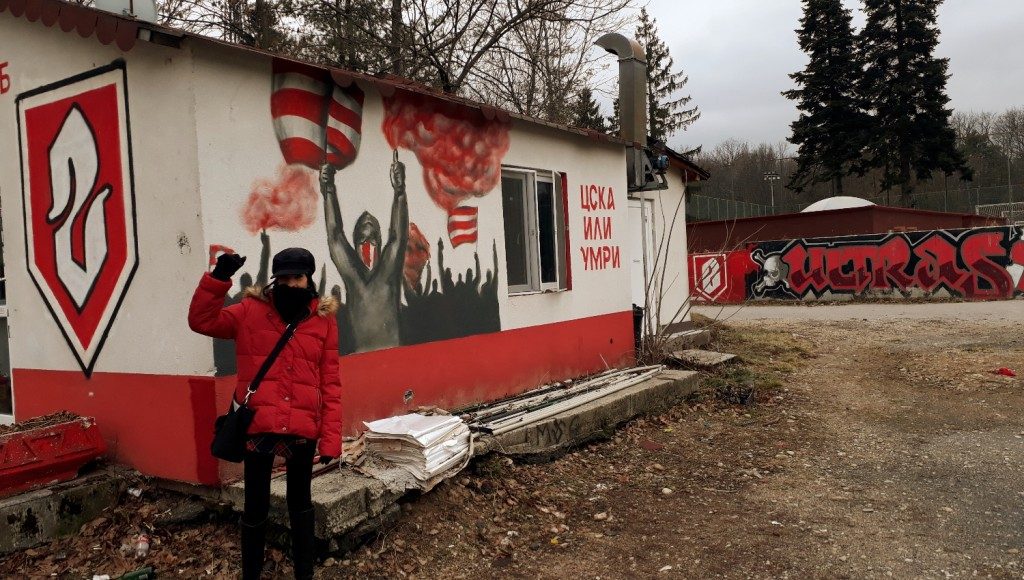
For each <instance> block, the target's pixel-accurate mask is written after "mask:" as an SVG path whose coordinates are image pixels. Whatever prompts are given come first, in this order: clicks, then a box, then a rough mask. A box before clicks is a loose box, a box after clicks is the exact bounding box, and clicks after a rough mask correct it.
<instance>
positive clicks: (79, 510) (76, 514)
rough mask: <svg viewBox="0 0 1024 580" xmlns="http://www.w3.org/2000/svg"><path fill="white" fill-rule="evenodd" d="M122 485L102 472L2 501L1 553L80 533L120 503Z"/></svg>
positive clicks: (0, 516)
mask: <svg viewBox="0 0 1024 580" xmlns="http://www.w3.org/2000/svg"><path fill="white" fill-rule="evenodd" d="M123 485H124V481H123V480H122V479H121V478H119V477H114V476H112V475H111V474H109V473H107V472H105V471H102V470H101V471H99V472H96V473H92V474H89V475H85V476H82V477H79V478H77V479H74V480H72V481H69V482H66V483H60V484H57V485H52V486H50V487H48V488H45V489H39V490H36V491H30V492H26V493H23V494H20V495H16V496H12V497H8V498H4V499H2V500H0V554H5V553H7V552H12V551H14V550H21V549H24V548H31V547H33V546H37V545H39V544H43V543H45V542H49V541H50V540H52V539H54V538H60V537H63V536H69V535H72V534H76V533H78V531H79V530H80V529H81V528H82V525H83V524H85V523H87V522H89V521H92V520H93V519H95V518H97V517H99V515H100V513H101V512H103V510H104V509H106V508H108V507H110V506H112V505H114V504H116V503H117V499H118V497H119V496H120V494H121V491H122V487H123Z"/></svg>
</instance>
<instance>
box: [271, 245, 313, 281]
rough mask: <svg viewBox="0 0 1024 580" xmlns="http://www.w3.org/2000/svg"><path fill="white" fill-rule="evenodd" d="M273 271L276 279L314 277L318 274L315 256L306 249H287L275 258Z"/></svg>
mask: <svg viewBox="0 0 1024 580" xmlns="http://www.w3.org/2000/svg"><path fill="white" fill-rule="evenodd" d="M271 271H272V272H273V275H274V277H277V276H299V275H301V274H305V275H307V276H312V275H313V272H316V261H315V260H314V259H313V254H311V253H310V252H309V250H307V249H305V248H286V249H284V250H281V251H280V252H278V253H277V254H276V255H275V256H274V263H273V265H272V266H271Z"/></svg>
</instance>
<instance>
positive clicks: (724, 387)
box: [704, 364, 783, 405]
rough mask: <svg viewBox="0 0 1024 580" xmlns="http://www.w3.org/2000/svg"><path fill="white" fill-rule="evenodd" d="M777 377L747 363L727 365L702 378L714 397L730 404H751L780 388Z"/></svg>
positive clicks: (709, 392) (780, 382)
mask: <svg viewBox="0 0 1024 580" xmlns="http://www.w3.org/2000/svg"><path fill="white" fill-rule="evenodd" d="M782 386H783V385H782V381H780V380H779V379H778V378H777V377H775V376H772V375H768V374H765V373H761V372H758V371H757V370H756V369H753V368H751V367H750V366H748V365H744V364H738V365H732V366H729V367H727V368H725V369H723V370H721V371H719V372H717V373H715V374H712V375H709V376H708V377H707V378H705V379H704V387H705V389H706V391H707V393H708V394H710V395H712V396H713V397H714V398H715V399H717V400H719V401H722V402H724V403H728V404H731V405H753V404H754V403H756V402H757V401H758V400H759V399H760V400H763V399H765V398H767V397H770V396H771V394H772V393H774V392H776V391H778V390H780V389H782Z"/></svg>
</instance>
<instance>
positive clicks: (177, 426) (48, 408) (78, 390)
mask: <svg viewBox="0 0 1024 580" xmlns="http://www.w3.org/2000/svg"><path fill="white" fill-rule="evenodd" d="M11 378H12V382H13V386H14V391H15V395H14V397H15V399H14V400H15V409H14V412H15V417H16V419H17V420H18V421H23V420H25V419H28V418H31V417H37V416H39V415H45V414H47V413H53V412H55V411H60V410H65V409H66V410H68V411H74V412H75V413H79V414H81V415H85V416H90V417H96V424H97V425H98V426H99V428H100V433H102V434H103V438H104V439H105V440H106V442H107V446H108V448H109V450H108V456H109V457H110V458H112V459H113V460H115V461H117V462H119V463H127V464H128V465H131V466H132V467H134V468H136V469H138V470H139V471H140V472H142V473H145V474H148V475H154V476H157V477H163V478H167V479H176V480H183V481H193V482H197V483H198V482H202V481H203V480H205V479H207V478H208V477H209V476H210V474H211V472H210V471H209V463H205V464H204V465H203V466H202V467H200V465H199V463H200V459H199V457H201V456H203V455H204V454H203V453H200V452H198V451H197V450H198V449H199V448H200V447H201V446H202V442H201V441H198V438H201V437H209V430H210V429H212V426H213V423H212V422H210V423H209V424H208V425H203V426H199V425H197V423H196V420H197V418H202V417H208V416H209V410H207V409H206V406H207V401H209V403H211V404H212V401H213V398H212V395H213V393H212V391H211V393H210V397H209V398H207V396H206V395H205V394H202V393H197V392H195V391H196V390H197V389H200V388H201V387H200V385H199V384H198V383H193V382H192V381H193V380H194V377H185V376H164V375H141V374H127V373H101V372H95V373H93V374H92V378H91V379H86V378H85V375H83V374H82V373H81V372H80V371H48V370H30V369H14V370H13V371H12V377H11ZM200 379H202V377H200ZM205 380H206V381H208V384H209V386H210V387H212V386H213V385H212V380H210V379H209V378H206V379H205ZM197 402H198V403H199V408H198V409H197V408H195V407H194V405H195V404H196V403H197ZM225 408H226V407H225ZM206 441H209V439H206ZM206 445H207V447H206V453H205V455H209V443H208V442H207V443H206Z"/></svg>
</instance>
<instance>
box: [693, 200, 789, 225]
mask: <svg viewBox="0 0 1024 580" xmlns="http://www.w3.org/2000/svg"><path fill="white" fill-rule="evenodd" d="M773 210H774V211H773ZM793 211H799V210H797V209H795V208H790V207H782V206H775V207H774V208H773V207H772V206H770V205H763V204H760V203H751V202H749V201H739V200H735V199H724V198H721V197H713V196H710V195H689V196H687V198H686V215H687V218H688V219H690V220H693V221H699V222H704V221H716V220H731V219H736V218H748V217H761V216H766V215H773V214H779V213H791V212H793Z"/></svg>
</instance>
